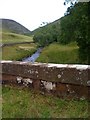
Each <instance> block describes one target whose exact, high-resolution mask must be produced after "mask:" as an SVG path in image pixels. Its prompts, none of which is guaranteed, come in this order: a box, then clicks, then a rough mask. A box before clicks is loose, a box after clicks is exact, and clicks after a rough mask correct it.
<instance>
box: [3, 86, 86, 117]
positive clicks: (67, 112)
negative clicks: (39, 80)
mask: <svg viewBox="0 0 90 120" xmlns="http://www.w3.org/2000/svg"><path fill="white" fill-rule="evenodd" d="M2 96H3V101H2V103H3V104H2V105H3V107H2V117H3V118H87V117H88V102H87V101H86V100H83V101H81V100H80V101H75V100H71V101H67V100H64V99H63V100H62V99H59V98H55V97H53V96H44V95H41V94H40V93H37V94H36V93H35V92H33V91H31V90H30V89H29V88H23V89H22V88H20V87H16V86H14V87H11V86H3V89H2Z"/></svg>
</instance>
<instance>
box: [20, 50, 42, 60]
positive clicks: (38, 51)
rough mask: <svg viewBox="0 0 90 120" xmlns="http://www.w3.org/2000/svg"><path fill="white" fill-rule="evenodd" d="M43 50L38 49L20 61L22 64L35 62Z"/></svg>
mask: <svg viewBox="0 0 90 120" xmlns="http://www.w3.org/2000/svg"><path fill="white" fill-rule="evenodd" d="M42 50H43V48H38V49H37V51H36V52H35V53H34V54H32V55H31V56H29V57H26V58H24V59H22V61H23V62H35V61H36V60H37V58H38V57H39V55H40V53H41V52H42Z"/></svg>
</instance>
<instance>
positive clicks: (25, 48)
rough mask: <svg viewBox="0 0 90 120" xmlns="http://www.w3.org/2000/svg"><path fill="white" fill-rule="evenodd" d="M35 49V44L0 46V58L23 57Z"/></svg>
mask: <svg viewBox="0 0 90 120" xmlns="http://www.w3.org/2000/svg"><path fill="white" fill-rule="evenodd" d="M36 49H37V45H36V44H34V43H32V44H17V45H13V46H5V47H3V48H2V58H1V59H2V60H21V59H22V58H24V57H27V56H30V55H32V54H33V53H34V52H35V51H36Z"/></svg>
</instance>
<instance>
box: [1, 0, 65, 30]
mask: <svg viewBox="0 0 90 120" xmlns="http://www.w3.org/2000/svg"><path fill="white" fill-rule="evenodd" d="M63 2H64V0H0V18H8V19H13V20H15V21H17V22H19V23H21V24H22V25H24V26H25V27H27V28H28V29H30V30H33V29H35V28H37V27H39V26H40V24H41V22H52V21H54V20H56V19H59V18H60V17H61V16H63V15H64V12H65V11H66V8H65V6H64V5H63Z"/></svg>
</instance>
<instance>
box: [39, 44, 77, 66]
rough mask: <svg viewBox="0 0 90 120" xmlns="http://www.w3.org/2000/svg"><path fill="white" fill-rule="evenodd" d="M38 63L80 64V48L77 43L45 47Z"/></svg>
mask: <svg viewBox="0 0 90 120" xmlns="http://www.w3.org/2000/svg"><path fill="white" fill-rule="evenodd" d="M37 62H47V63H57V64H60V63H79V58H78V46H77V45H76V43H70V44H68V45H60V44H57V43H53V44H51V45H49V46H47V47H45V48H44V49H43V51H42V53H41V55H40V57H39V58H38V59H37Z"/></svg>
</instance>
